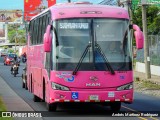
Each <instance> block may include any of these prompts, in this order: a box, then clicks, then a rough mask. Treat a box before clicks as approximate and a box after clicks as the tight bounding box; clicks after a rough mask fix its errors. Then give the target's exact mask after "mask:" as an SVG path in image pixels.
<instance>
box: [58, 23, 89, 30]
mask: <svg viewBox="0 0 160 120" xmlns="http://www.w3.org/2000/svg"><path fill="white" fill-rule="evenodd" d="M59 28H60V29H88V28H89V23H59Z"/></svg>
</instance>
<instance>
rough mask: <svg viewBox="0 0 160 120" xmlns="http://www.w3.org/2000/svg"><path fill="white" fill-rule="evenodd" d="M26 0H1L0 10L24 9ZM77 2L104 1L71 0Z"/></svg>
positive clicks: (64, 0) (99, 0) (58, 1)
mask: <svg viewBox="0 0 160 120" xmlns="http://www.w3.org/2000/svg"><path fill="white" fill-rule="evenodd" d="M23 1H24V0H0V10H6V9H7V10H8V9H10V10H12V9H21V10H23V9H24V3H23ZM67 1H68V0H57V3H62V2H67ZM71 1H73V2H75V1H90V2H92V3H99V2H101V1H103V0H71Z"/></svg>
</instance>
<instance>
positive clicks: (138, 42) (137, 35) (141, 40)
mask: <svg viewBox="0 0 160 120" xmlns="http://www.w3.org/2000/svg"><path fill="white" fill-rule="evenodd" d="M133 29H134V30H135V31H134V36H135V40H136V48H137V49H142V48H143V44H144V36H143V32H142V31H141V30H140V28H139V27H138V26H137V25H133Z"/></svg>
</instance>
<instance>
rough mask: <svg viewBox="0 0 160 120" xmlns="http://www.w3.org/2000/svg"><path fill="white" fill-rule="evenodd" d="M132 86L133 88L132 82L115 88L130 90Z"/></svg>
mask: <svg viewBox="0 0 160 120" xmlns="http://www.w3.org/2000/svg"><path fill="white" fill-rule="evenodd" d="M132 88H133V83H129V84H126V85H122V86H120V87H118V88H117V90H130V89H132Z"/></svg>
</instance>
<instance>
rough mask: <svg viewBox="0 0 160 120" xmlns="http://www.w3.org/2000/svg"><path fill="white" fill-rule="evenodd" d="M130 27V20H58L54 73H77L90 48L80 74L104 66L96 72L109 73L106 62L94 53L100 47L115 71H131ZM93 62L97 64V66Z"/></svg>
mask: <svg viewBox="0 0 160 120" xmlns="http://www.w3.org/2000/svg"><path fill="white" fill-rule="evenodd" d="M128 23H129V22H128V20H126V19H107V18H94V19H91V18H86V19H62V20H57V21H56V25H55V28H56V31H57V32H56V33H57V39H58V40H56V41H58V46H56V49H54V47H52V48H53V49H54V50H53V51H56V52H52V53H53V54H54V55H52V56H53V58H52V63H53V66H54V68H53V69H56V70H71V71H73V70H74V69H75V67H76V65H77V64H78V62H79V60H80V58H81V56H82V54H83V53H84V51H85V49H86V47H87V46H88V45H89V44H91V47H90V48H89V50H88V52H87V54H86V55H85V57H84V59H83V61H82V63H81V66H80V68H79V70H84V71H85V70H93V67H95V64H96V65H98V66H103V67H101V68H98V67H97V68H96V70H106V65H105V64H104V63H105V62H106V61H104V60H101V58H100V59H97V58H96V57H98V56H96V53H94V52H95V51H96V49H97V48H96V44H98V45H99V47H100V48H101V50H102V51H103V53H104V55H105V57H106V58H107V59H108V62H109V63H110V65H111V67H112V68H113V70H126V69H127V70H128V69H131V68H130V65H129V64H131V50H130V44H131V41H130V40H129V39H130V37H128V36H129V28H128ZM126 33H127V35H125V34H126ZM92 43H96V44H92ZM53 44H54V42H53ZM93 45H95V46H94V47H93ZM93 48H94V49H93ZM93 51H94V52H93ZM93 56H94V57H93ZM100 57H101V56H100ZM93 61H95V63H94V64H93Z"/></svg>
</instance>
